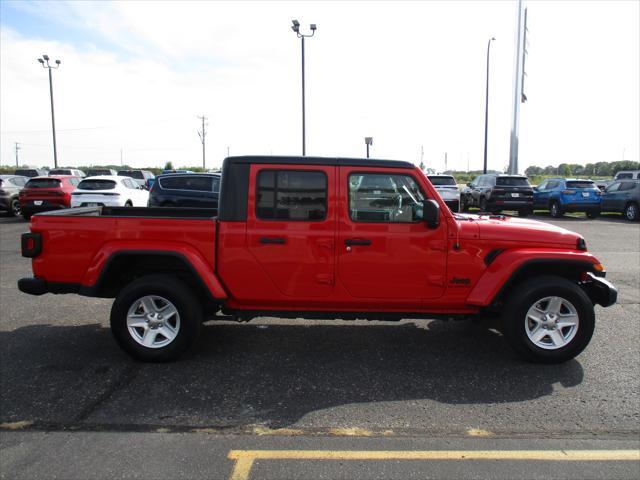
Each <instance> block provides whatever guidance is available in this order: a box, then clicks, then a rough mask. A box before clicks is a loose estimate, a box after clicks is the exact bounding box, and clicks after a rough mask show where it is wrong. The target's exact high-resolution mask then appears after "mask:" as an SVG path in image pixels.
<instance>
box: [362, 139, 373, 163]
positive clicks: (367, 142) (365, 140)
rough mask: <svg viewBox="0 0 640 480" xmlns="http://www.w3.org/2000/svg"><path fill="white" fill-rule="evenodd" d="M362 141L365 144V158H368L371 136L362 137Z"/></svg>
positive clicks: (371, 143) (371, 142)
mask: <svg viewBox="0 0 640 480" xmlns="http://www.w3.org/2000/svg"><path fill="white" fill-rule="evenodd" d="M364 143H365V145H366V146H367V158H369V145H373V137H364Z"/></svg>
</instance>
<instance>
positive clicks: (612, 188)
mask: <svg viewBox="0 0 640 480" xmlns="http://www.w3.org/2000/svg"><path fill="white" fill-rule="evenodd" d="M619 188H620V183H618V182H616V183H612V184H611V185H609V186H608V187H607V188H606V189H605V192H607V193H613V192H617V191H618V189H619Z"/></svg>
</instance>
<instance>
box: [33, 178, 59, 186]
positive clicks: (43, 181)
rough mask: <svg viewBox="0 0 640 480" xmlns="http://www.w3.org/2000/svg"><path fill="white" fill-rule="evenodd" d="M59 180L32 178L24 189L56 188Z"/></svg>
mask: <svg viewBox="0 0 640 480" xmlns="http://www.w3.org/2000/svg"><path fill="white" fill-rule="evenodd" d="M59 186H60V180H58V179H57V178H33V179H31V180H29V181H28V182H27V184H26V185H25V188H58V187H59Z"/></svg>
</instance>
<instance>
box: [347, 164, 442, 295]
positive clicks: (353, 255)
mask: <svg viewBox="0 0 640 480" xmlns="http://www.w3.org/2000/svg"><path fill="white" fill-rule="evenodd" d="M422 180H423V179H420V178H416V177H414V173H413V171H410V170H409V171H407V170H403V169H394V170H390V169H375V168H367V169H366V170H364V171H363V170H362V169H359V168H357V167H340V172H339V190H340V197H339V212H340V213H339V217H340V220H339V225H338V239H337V244H336V251H337V256H338V278H339V281H340V283H341V284H342V285H343V286H344V288H345V289H346V291H347V292H348V294H349V295H350V296H351V297H355V298H359V299H371V301H373V302H375V303H376V304H377V305H380V304H386V305H393V304H402V305H413V306H418V305H420V300H421V299H433V298H438V297H440V296H442V294H443V293H444V289H445V283H444V279H445V267H446V243H447V238H446V225H445V222H444V221H443V222H441V224H440V226H439V227H437V228H435V229H430V228H429V227H428V226H427V225H426V223H425V222H424V221H422V219H421V217H422V200H423V199H424V198H426V196H425V192H426V191H427V189H426V185H425V184H424V182H423V181H422Z"/></svg>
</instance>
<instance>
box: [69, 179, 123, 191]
mask: <svg viewBox="0 0 640 480" xmlns="http://www.w3.org/2000/svg"><path fill="white" fill-rule="evenodd" d="M78 188H79V189H80V190H113V189H114V188H116V182H114V181H113V180H83V181H81V182H80V183H79V184H78Z"/></svg>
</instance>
